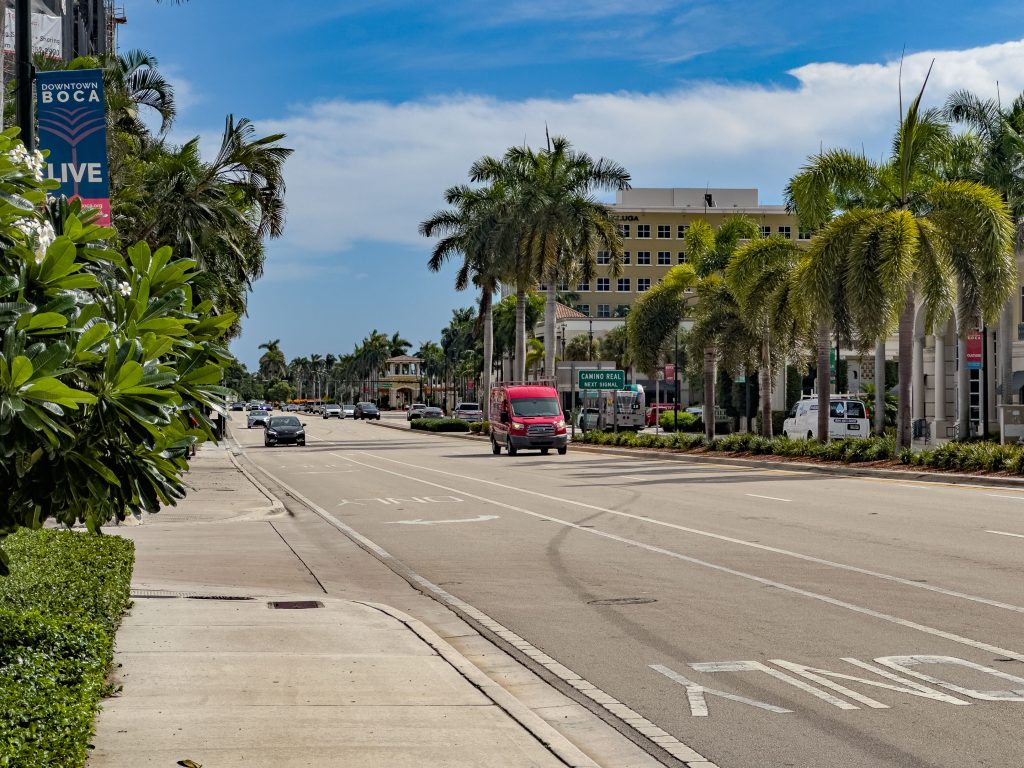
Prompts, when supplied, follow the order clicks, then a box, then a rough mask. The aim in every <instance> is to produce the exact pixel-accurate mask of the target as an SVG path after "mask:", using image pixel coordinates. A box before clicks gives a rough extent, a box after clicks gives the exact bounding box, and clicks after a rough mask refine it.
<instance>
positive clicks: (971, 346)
mask: <svg viewBox="0 0 1024 768" xmlns="http://www.w3.org/2000/svg"><path fill="white" fill-rule="evenodd" d="M967 368H968V370H975V371H976V370H978V369H979V368H981V331H968V332H967Z"/></svg>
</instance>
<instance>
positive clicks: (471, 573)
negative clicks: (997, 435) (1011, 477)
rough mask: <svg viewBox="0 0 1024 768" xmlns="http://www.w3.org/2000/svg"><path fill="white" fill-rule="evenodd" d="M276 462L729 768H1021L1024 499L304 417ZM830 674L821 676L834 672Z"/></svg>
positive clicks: (258, 435)
mask: <svg viewBox="0 0 1024 768" xmlns="http://www.w3.org/2000/svg"><path fill="white" fill-rule="evenodd" d="M305 420H306V421H307V423H308V425H309V426H308V429H307V432H308V435H309V439H310V442H309V445H308V446H307V447H305V448H274V449H265V448H263V446H262V431H257V430H253V431H246V430H245V429H240V430H237V431H236V435H237V436H238V439H239V440H240V442H241V443H242V444H243V445H244V446H245V447H246V449H247V455H248V456H249V457H250V459H251V460H252V461H254V462H255V463H256V464H258V465H259V466H260V467H262V468H263V469H265V470H267V471H268V472H270V473H272V474H273V475H274V476H276V477H277V478H280V479H281V480H282V481H284V482H285V483H287V484H289V485H291V486H292V487H294V488H295V489H297V490H299V491H300V492H301V493H302V494H303V495H305V496H307V497H308V498H309V499H310V500H312V501H314V502H315V503H316V504H318V505H320V506H321V507H323V508H324V509H325V510H327V511H328V512H330V513H331V514H332V515H334V516H335V517H336V518H337V519H338V520H340V521H342V522H344V523H345V524H347V525H349V526H351V527H352V528H354V529H355V530H356V531H358V532H359V533H360V534H362V535H363V536H365V537H367V538H368V539H369V540H371V541H372V542H374V543H376V544H377V545H379V546H380V547H382V548H384V549H385V550H387V551H388V552H389V553H391V554H392V555H393V556H395V557H397V558H399V559H400V560H401V561H402V562H404V563H405V564H406V565H407V566H408V567H409V568H411V569H412V570H413V571H415V572H416V573H418V574H420V575H421V576H422V577H424V578H425V579H428V580H430V581H431V582H433V583H434V584H437V585H441V586H442V587H443V588H444V589H445V590H447V591H448V592H449V593H451V594H453V595H455V596H456V597H457V598H459V599H461V600H463V601H465V602H466V603H468V604H469V605H471V606H474V607H475V608H478V609H479V610H481V611H483V612H484V613H486V614H488V615H489V616H490V617H492V618H493V619H495V620H496V621H498V622H500V623H501V624H502V625H504V626H505V627H507V628H509V629H510V630H512V631H513V632H515V633H516V634H518V635H519V636H521V637H522V638H525V639H526V640H527V641H528V642H529V643H531V644H532V645H533V646H535V647H536V648H539V649H541V650H542V651H543V652H544V653H546V654H548V655H549V656H551V657H552V658H554V659H555V660H557V661H558V662H560V663H561V664H563V665H565V666H566V667H568V668H569V669H571V670H572V671H574V672H576V673H578V674H579V675H581V676H582V677H583V678H585V679H586V680H588V681H589V682H590V683H593V684H594V685H595V686H598V687H599V688H600V689H602V690H603V691H605V692H607V693H608V694H609V695H611V696H612V697H614V698H615V699H617V700H619V701H621V702H623V703H624V704H626V705H627V706H629V707H630V708H632V709H633V710H635V711H636V712H638V713H640V714H641V715H643V716H644V717H646V718H648V719H649V720H651V721H652V722H653V723H655V724H656V725H657V726H660V727H661V728H663V729H664V730H665V731H667V732H668V733H670V734H672V735H673V736H676V737H677V738H678V739H680V740H681V741H683V742H685V743H686V744H688V745H690V746H691V747H693V748H694V749H696V750H697V751H698V752H700V753H701V754H703V755H704V756H705V757H706V758H707V759H709V760H713V761H714V762H715V763H717V764H718V765H720V766H722V767H723V768H763V767H764V766H806V767H807V768H820V767H821V766H843V767H844V768H845V767H847V766H849V767H851V768H852V767H854V766H863V767H864V768H868V767H871V768H877V766H901V768H916V767H921V768H923V767H924V766H929V767H934V768H950V767H951V766H999V767H1002V766H1007V767H1009V766H1018V765H1021V764H1022V763H1024V732H1022V728H1021V724H1022V723H1024V640H1022V631H1024V593H1022V586H1024V493H1022V492H1020V491H1017V490H1012V489H1007V490H1003V489H998V488H980V487H957V486H947V485H938V484H920V483H914V482H903V481H891V480H880V479H879V480H872V479H860V478H836V477H829V476H822V475H815V474H805V473H794V472H789V471H780V470H774V471H773V470H754V469H745V468H736V467H728V466H718V465H707V464H695V463H685V462H676V461H667V460H660V461H655V460H632V459H625V458H621V457H617V456H607V455H600V454H594V453H585V452H583V451H574V450H573V449H572V448H571V447H570V451H569V454H568V455H567V456H564V457H560V456H557V455H554V454H552V455H550V456H544V457H542V456H540V455H539V454H538V453H526V454H520V455H518V456H516V457H508V456H506V455H504V454H503V455H501V456H492V455H491V453H490V449H489V446H488V445H487V444H486V443H484V442H472V441H466V440H459V439H456V438H445V437H433V436H428V435H421V434H418V433H402V432H397V431H394V430H389V429H383V428H380V427H378V426H376V425H371V424H366V423H362V422H353V421H334V420H330V421H323V420H321V419H320V418H319V417H309V416H307V417H305ZM826 673H827V674H826Z"/></svg>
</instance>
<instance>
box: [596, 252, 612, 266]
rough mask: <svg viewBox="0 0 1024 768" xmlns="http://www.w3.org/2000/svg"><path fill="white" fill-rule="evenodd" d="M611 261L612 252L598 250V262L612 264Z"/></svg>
mask: <svg viewBox="0 0 1024 768" xmlns="http://www.w3.org/2000/svg"><path fill="white" fill-rule="evenodd" d="M611 261H612V256H611V254H610V253H608V251H598V252H597V263H598V264H610V263H611Z"/></svg>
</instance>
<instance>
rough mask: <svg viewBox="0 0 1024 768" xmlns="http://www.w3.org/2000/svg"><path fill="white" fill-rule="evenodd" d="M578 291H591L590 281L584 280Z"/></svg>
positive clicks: (578, 286) (577, 287)
mask: <svg viewBox="0 0 1024 768" xmlns="http://www.w3.org/2000/svg"><path fill="white" fill-rule="evenodd" d="M576 290H577V291H579V292H580V293H582V292H583V291H589V290H590V281H589V280H582V281H580V284H579V285H577V286H576Z"/></svg>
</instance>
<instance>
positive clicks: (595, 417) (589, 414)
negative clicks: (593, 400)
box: [576, 408, 601, 432]
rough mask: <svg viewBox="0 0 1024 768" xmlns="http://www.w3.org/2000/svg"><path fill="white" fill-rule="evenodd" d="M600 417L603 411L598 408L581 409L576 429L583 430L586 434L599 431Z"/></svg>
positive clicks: (577, 415) (577, 416)
mask: <svg viewBox="0 0 1024 768" xmlns="http://www.w3.org/2000/svg"><path fill="white" fill-rule="evenodd" d="M600 417H601V411H600V410H598V409H597V408H581V409H580V412H579V413H577V414H576V429H582V430H583V431H584V432H589V431H590V430H592V429H597V425H598V423H599V421H600Z"/></svg>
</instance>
